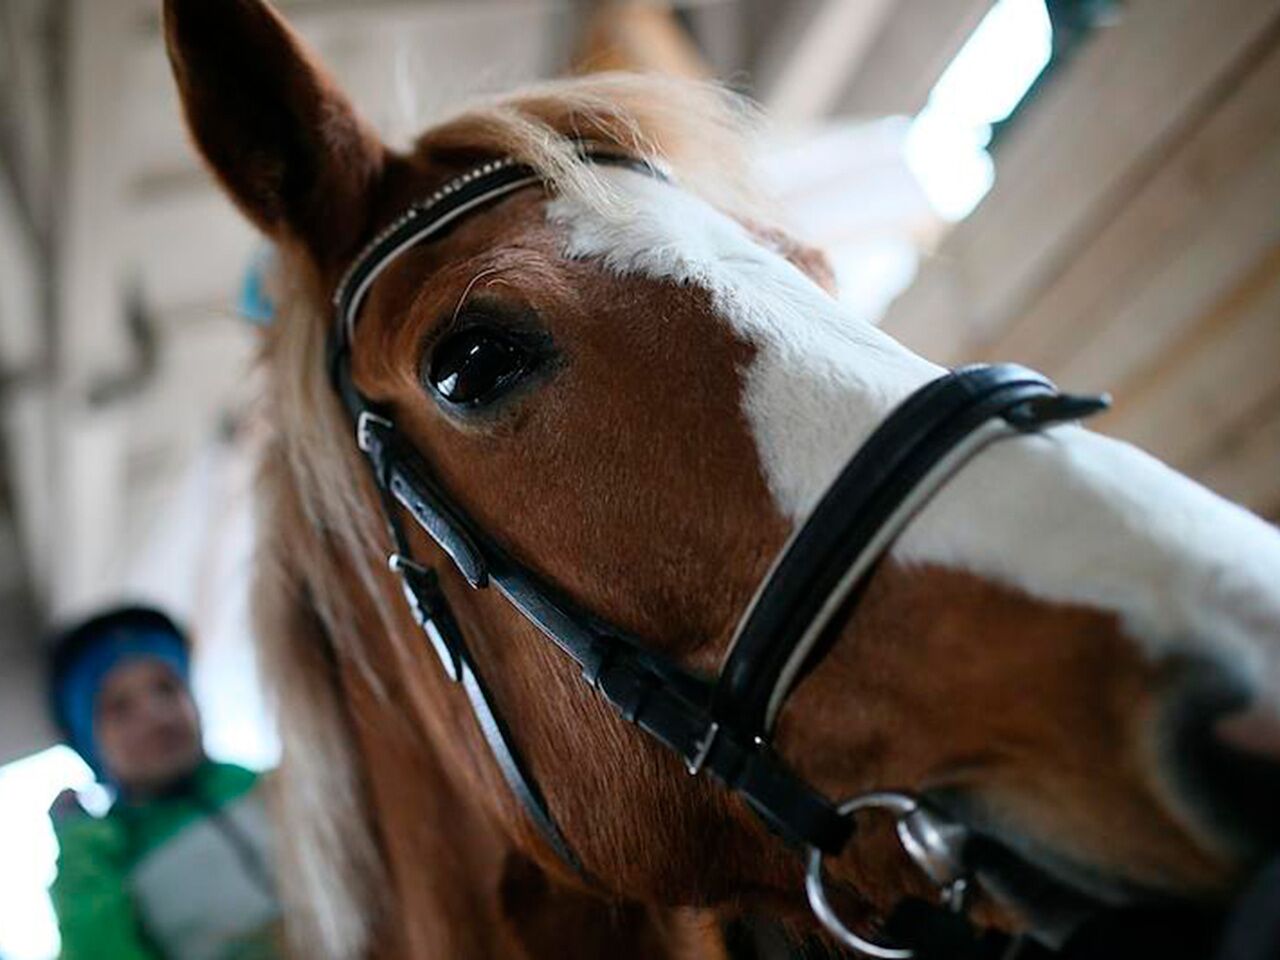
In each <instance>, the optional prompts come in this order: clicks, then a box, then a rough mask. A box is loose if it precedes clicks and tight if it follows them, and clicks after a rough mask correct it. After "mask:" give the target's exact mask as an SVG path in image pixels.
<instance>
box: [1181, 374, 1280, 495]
mask: <svg viewBox="0 0 1280 960" xmlns="http://www.w3.org/2000/svg"><path fill="white" fill-rule="evenodd" d="M1278 463H1280V395H1277V396H1275V397H1273V398H1272V402H1271V405H1270V407H1269V409H1267V410H1266V411H1265V412H1264V413H1263V415H1262V416H1260V417H1258V419H1257V420H1256V422H1254V423H1251V424H1248V425H1247V426H1245V427H1242V428H1241V429H1239V430H1237V431H1235V432H1234V433H1232V434H1230V435H1228V436H1227V437H1225V438H1223V439H1222V441H1221V443H1220V444H1219V445H1218V448H1217V449H1216V450H1215V451H1213V453H1212V455H1210V456H1209V457H1207V458H1206V462H1205V463H1204V464H1203V465H1201V466H1199V467H1198V468H1196V469H1195V470H1193V471H1192V475H1193V476H1195V478H1196V479H1197V480H1199V481H1200V482H1201V483H1203V484H1205V485H1206V486H1208V487H1210V488H1211V489H1213V490H1216V491H1217V492H1218V493H1220V494H1222V495H1223V496H1224V497H1227V498H1229V499H1231V500H1235V501H1236V502H1237V503H1241V504H1244V506H1246V507H1248V508H1249V509H1251V510H1253V511H1255V512H1257V513H1259V514H1261V515H1263V516H1265V517H1270V518H1280V470H1277V469H1276V464H1278Z"/></svg>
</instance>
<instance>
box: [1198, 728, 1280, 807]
mask: <svg viewBox="0 0 1280 960" xmlns="http://www.w3.org/2000/svg"><path fill="white" fill-rule="evenodd" d="M1213 732H1214V734H1215V735H1216V736H1217V738H1218V740H1219V741H1220V742H1221V743H1222V744H1223V746H1225V747H1226V748H1227V749H1228V750H1231V751H1234V752H1235V753H1239V754H1243V755H1246V756H1249V755H1251V756H1254V757H1257V758H1259V759H1262V760H1269V761H1271V762H1272V763H1280V711H1278V710H1277V709H1276V708H1275V707H1273V706H1272V705H1270V704H1255V705H1253V706H1250V707H1248V708H1246V709H1244V710H1239V711H1237V712H1235V713H1230V714H1227V715H1225V716H1223V717H1221V718H1219V719H1218V721H1217V723H1216V724H1215V725H1214V731H1213ZM1277 813H1278V814H1280V811H1277Z"/></svg>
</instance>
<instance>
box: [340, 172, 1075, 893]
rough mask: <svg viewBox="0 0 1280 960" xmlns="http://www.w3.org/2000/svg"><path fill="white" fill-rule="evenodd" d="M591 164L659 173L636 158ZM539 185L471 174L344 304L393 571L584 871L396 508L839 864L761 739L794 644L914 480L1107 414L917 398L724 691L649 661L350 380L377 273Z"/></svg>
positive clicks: (948, 384) (818, 806) (359, 409)
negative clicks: (990, 428) (450, 487)
mask: <svg viewBox="0 0 1280 960" xmlns="http://www.w3.org/2000/svg"><path fill="white" fill-rule="evenodd" d="M589 157H590V159H592V160H593V161H594V162H599V163H615V164H623V165H627V166H632V167H636V168H638V169H642V170H645V171H647V172H651V173H652V172H654V171H653V170H652V169H651V168H650V167H649V166H648V165H647V164H643V163H641V162H639V161H636V160H634V159H631V158H626V157H618V156H613V155H607V154H605V155H599V154H589ZM534 182H536V177H532V172H531V171H529V170H528V169H527V168H524V167H521V166H519V165H516V164H511V163H507V162H504V161H496V162H494V163H491V164H487V165H485V166H484V167H481V168H479V169H478V170H477V171H475V172H473V173H471V174H467V175H464V176H463V177H461V178H459V180H457V181H454V182H453V183H451V184H450V185H447V186H446V187H445V188H442V189H441V191H439V192H437V194H436V195H434V196H433V197H432V198H430V199H429V200H428V201H427V202H425V203H423V204H419V205H416V206H415V207H413V208H411V209H410V210H409V211H408V212H407V213H406V214H405V215H404V216H403V217H401V218H400V219H399V220H398V221H397V222H396V223H394V224H392V225H391V226H390V227H389V228H388V229H387V230H385V231H383V233H382V234H380V235H379V236H378V237H376V238H375V239H374V240H373V242H372V243H370V245H369V246H368V247H367V248H366V249H365V251H364V253H362V254H361V256H360V257H359V258H357V260H356V262H355V264H353V266H352V268H351V270H350V271H349V273H348V275H347V277H345V278H344V280H343V282H342V283H341V284H340V286H339V288H338V290H337V292H336V294H335V298H334V303H335V307H336V310H337V317H336V321H337V322H336V324H335V326H334V329H333V332H332V334H331V338H330V354H329V362H330V371H331V374H332V377H333V382H334V385H335V388H336V389H337V391H338V393H339V395H340V396H341V398H342V401H343V403H344V405H345V406H346V408H347V410H348V412H349V413H350V415H351V418H352V421H353V423H354V425H355V430H356V437H357V442H358V443H359V445H360V449H361V450H363V451H364V453H365V455H366V457H367V458H368V461H369V464H370V467H371V469H372V471H373V475H374V477H375V480H376V482H377V485H378V489H379V491H380V496H381V497H382V503H383V512H384V514H385V515H386V521H387V527H388V531H389V533H390V536H391V539H392V543H393V544H394V549H393V552H392V555H391V563H392V568H393V569H394V570H396V572H397V573H398V574H399V575H400V578H401V583H402V586H403V589H404V593H405V597H406V600H407V602H408V603H409V605H410V607H411V609H412V610H413V613H414V617H415V619H416V620H417V622H418V623H419V625H420V626H421V627H422V629H423V632H424V633H425V635H426V637H427V639H428V641H429V643H430V645H431V646H432V648H433V649H434V650H435V652H436V654H437V656H438V657H439V659H440V662H441V664H442V666H443V668H444V670H445V671H446V673H447V674H448V675H449V676H450V677H451V678H452V679H454V680H455V681H458V682H459V683H460V684H461V685H462V686H463V688H464V689H465V690H466V692H467V695H468V697H469V698H470V701H471V705H472V708H473V710H474V712H475V714H476V718H477V722H478V723H479V726H480V729H481V731H482V733H483V734H484V736H485V738H486V740H487V741H488V743H489V747H490V749H491V751H492V752H493V755H494V758H495V760H496V762H497V763H498V766H499V767H500V768H501V770H502V772H503V775H504V777H505V778H506V780H507V782H508V784H509V785H510V787H511V789H512V791H513V793H514V794H515V795H516V797H517V798H518V799H519V801H520V802H521V804H522V805H523V806H524V808H525V810H526V811H527V812H528V815H529V817H530V818H531V819H532V820H533V821H534V823H535V824H536V825H537V826H538V828H539V830H540V831H541V832H542V834H543V836H544V837H545V838H546V841H547V843H548V845H550V846H551V847H552V848H553V849H554V850H555V851H556V852H557V854H558V855H559V856H560V857H561V858H562V859H564V860H565V861H566V862H567V863H569V864H571V865H573V866H574V867H576V868H578V869H579V870H580V869H581V866H580V864H579V861H578V860H577V858H576V857H575V855H574V853H573V851H572V849H571V848H570V847H569V844H568V843H567V842H566V840H565V838H564V837H563V835H562V834H561V832H560V830H559V828H558V827H557V825H556V823H555V820H554V819H553V817H552V816H551V814H550V811H549V810H548V809H547V806H546V803H545V800H544V798H543V797H542V794H541V791H539V790H538V788H537V785H536V783H535V782H534V780H533V778H532V777H531V776H530V775H529V773H528V770H527V768H526V767H525V765H524V764H523V762H522V761H521V759H520V756H519V753H518V751H517V750H516V748H515V746H514V743H513V741H512V737H511V732H510V730H509V729H508V728H507V727H506V726H505V724H503V722H502V721H501V719H500V713H499V711H498V710H497V708H496V707H495V705H494V703H493V701H492V697H491V696H490V694H489V692H488V690H487V689H486V687H485V685H484V683H483V681H482V680H481V677H480V674H479V672H478V670H477V669H476V667H475V664H474V662H473V661H472V659H471V656H470V653H469V651H468V650H467V645H466V643H465V639H464V637H463V636H462V632H461V630H459V629H458V624H457V622H456V619H455V618H454V616H453V614H452V611H451V610H450V609H449V604H448V601H447V599H446V598H445V595H444V593H443V591H442V590H441V589H440V587H439V584H438V582H437V580H436V576H435V574H434V572H433V571H431V570H429V569H426V568H425V567H423V566H421V565H419V564H418V563H417V562H416V561H415V560H414V557H413V554H412V550H411V546H410V544H409V542H408V540H407V538H406V536H405V533H404V529H403V527H402V525H401V520H400V513H399V511H400V510H401V509H403V510H405V511H407V512H408V514H409V515H410V516H411V517H413V519H414V522H415V523H417V524H418V526H419V527H420V528H421V529H423V530H424V531H425V532H426V533H427V534H428V535H429V536H430V537H431V538H432V539H433V540H434V541H435V542H436V544H438V545H439V547H440V548H441V549H442V550H443V551H444V552H445V554H447V555H448V556H449V558H450V559H451V560H452V562H453V563H454V564H455V566H456V567H457V569H458V570H459V572H460V573H461V574H462V576H463V577H464V578H465V580H466V581H467V583H468V584H470V586H471V587H472V588H474V589H484V588H487V587H494V588H496V589H498V590H499V591H501V592H502V594H503V595H504V596H505V597H506V598H507V599H508V600H509V601H510V602H511V603H512V604H513V605H514V606H515V607H516V609H518V610H519V611H520V613H521V614H522V615H523V616H524V617H526V618H527V619H528V620H529V621H530V622H531V623H533V624H534V625H536V626H537V627H538V629H539V630H541V631H542V633H543V634H545V635H546V636H547V637H548V638H550V639H551V640H552V641H553V642H554V643H555V644H556V645H557V646H558V647H559V648H560V649H561V650H562V651H563V652H564V653H565V654H566V655H567V656H569V657H570V658H571V659H572V660H573V661H574V662H575V663H577V664H578V666H579V667H580V668H581V669H582V672H583V676H584V677H585V678H586V679H587V681H588V682H589V683H590V684H591V685H592V686H593V687H594V688H595V689H596V690H597V691H599V692H600V694H601V695H602V696H604V697H605V699H606V700H607V701H608V702H609V703H610V704H611V705H612V706H613V707H614V708H615V709H616V710H617V711H618V713H619V714H620V715H621V716H622V717H623V718H624V719H625V720H627V721H628V722H629V723H633V724H635V725H636V726H638V727H640V728H641V729H642V730H644V731H646V732H647V733H649V734H650V735H651V736H653V737H654V738H656V739H657V740H659V741H660V742H662V743H663V744H665V745H666V746H667V747H668V748H670V749H671V750H673V751H675V752H676V753H677V754H679V755H680V756H681V757H682V758H683V759H684V762H685V764H686V766H687V768H688V769H689V771H690V773H699V772H702V771H706V772H707V773H709V774H711V775H712V776H713V777H714V778H715V779H717V780H719V781H720V782H722V783H724V784H725V785H726V786H728V787H729V788H730V789H732V790H734V791H736V792H737V793H739V794H740V795H741V796H742V797H743V798H744V799H745V800H746V802H747V803H748V804H749V805H750V806H751V807H752V809H754V810H755V812H756V813H757V814H758V815H759V816H760V817H761V818H762V819H763V821H764V822H765V823H766V824H767V825H768V826H770V827H771V828H772V829H773V830H774V831H776V832H777V833H778V834H779V835H780V836H782V837H784V838H785V839H786V840H788V841H790V842H792V843H794V844H797V845H801V846H810V847H816V848H817V849H819V850H821V851H823V852H824V853H828V854H834V853H837V852H838V851H839V850H840V849H841V848H842V847H843V846H844V845H845V843H846V842H847V840H848V838H849V836H850V834H851V833H852V832H853V826H852V823H851V822H850V821H849V820H848V819H847V818H845V817H843V816H841V815H840V814H839V813H838V811H837V808H836V806H835V805H834V804H832V803H831V802H830V801H829V800H827V799H826V798H825V797H823V796H822V795H821V794H819V793H818V792H816V791H815V790H814V789H813V788H812V787H810V786H809V784H808V783H806V782H805V781H803V780H801V779H800V778H799V777H797V776H796V775H795V774H794V773H793V772H792V771H791V770H790V768H789V767H788V766H787V765H786V764H785V763H783V762H782V761H781V760H780V759H779V758H778V757H777V756H776V755H775V754H774V753H773V752H772V750H771V749H770V748H769V746H768V744H767V742H766V735H767V733H768V723H767V719H766V718H767V713H768V701H769V698H770V696H771V695H774V694H777V693H778V691H779V690H781V694H782V695H783V696H785V693H786V689H785V687H780V686H779V678H780V677H782V676H784V675H785V673H786V666H787V663H788V661H789V660H790V659H794V658H795V656H797V649H798V646H797V645H798V643H799V639H798V638H800V637H801V636H802V635H803V633H804V629H805V627H806V626H808V625H810V624H812V623H814V622H816V618H817V617H818V615H819V611H820V608H821V607H822V605H823V603H824V601H826V600H828V599H829V598H830V597H831V596H832V594H833V591H835V590H837V589H842V588H844V587H847V586H848V585H847V584H845V583H844V582H843V581H844V580H846V579H847V570H848V568H849V564H850V562H853V561H855V560H857V559H858V558H860V557H865V556H866V555H867V554H868V551H869V550H872V546H874V545H875V544H876V543H877V541H875V540H874V539H873V538H874V535H875V534H876V532H877V531H881V530H882V529H884V527H885V524H886V523H887V522H889V520H891V519H892V518H893V517H894V516H895V513H894V511H895V510H896V509H898V508H899V507H900V506H901V505H902V504H904V503H908V502H909V498H910V496H911V495H912V493H913V492H918V490H917V488H918V486H919V485H920V483H921V478H923V477H925V476H927V474H928V472H929V471H930V470H931V469H933V468H934V467H936V466H937V464H938V463H939V462H940V460H942V459H944V458H945V457H946V456H947V455H948V454H949V453H951V452H952V451H953V450H955V449H957V448H958V447H959V446H960V445H961V444H962V443H963V442H964V440H965V438H966V437H969V436H970V435H971V434H972V433H973V432H974V430H975V429H976V428H977V427H978V426H979V425H981V424H984V423H987V422H989V421H990V420H991V419H992V418H994V417H1003V418H1004V420H1005V421H1006V422H1007V423H1009V424H1010V425H1012V427H1013V428H1015V429H1020V430H1031V429H1037V428H1038V427H1040V426H1042V425H1044V424H1046V423H1050V422H1057V421H1058V420H1061V419H1064V418H1075V417H1077V416H1080V415H1082V414H1083V413H1087V412H1089V411H1090V410H1092V409H1095V408H1096V403H1093V404H1092V405H1091V402H1090V401H1088V400H1084V399H1079V398H1069V397H1063V396H1061V395H1059V394H1057V393H1056V391H1054V389H1053V387H1052V385H1051V384H1049V383H1048V381H1046V380H1045V379H1044V378H1042V377H1040V376H1039V375H1038V374H1034V373H1032V372H1031V371H1027V370H1024V369H1022V368H1015V367H992V368H972V369H968V370H964V371H959V372H957V373H954V374H950V375H948V376H946V377H943V378H941V379H940V380H938V381H936V382H934V383H932V384H929V385H928V386H926V387H925V388H924V389H922V390H921V391H920V392H918V393H917V394H916V395H914V396H913V397H911V398H910V399H909V400H908V401H907V402H906V403H905V404H904V405H903V406H902V408H900V410H899V411H897V412H896V413H895V414H894V415H893V416H891V417H890V418H889V420H888V421H886V423H885V424H884V425H883V426H882V427H881V428H880V429H879V430H877V431H876V434H875V435H874V436H873V437H872V439H871V440H870V441H869V442H868V444H867V445H866V446H865V447H864V448H863V449H862V450H860V451H859V452H858V454H857V455H856V456H855V457H854V459H853V461H851V463H850V464H849V466H848V467H846V469H845V470H844V471H843V472H842V474H841V476H840V478H839V479H838V480H837V482H836V484H835V485H834V486H833V487H832V489H831V490H830V491H829V492H828V493H827V495H826V496H825V497H824V498H823V500H822V502H821V503H820V504H819V506H818V508H817V509H816V510H815V512H814V514H813V516H811V517H810V519H809V520H808V521H807V522H806V524H805V525H804V527H803V528H802V529H801V530H800V531H799V533H798V534H797V535H796V537H795V538H794V539H793V540H792V542H791V543H790V545H789V546H788V548H787V550H786V552H785V554H784V556H783V557H782V558H781V559H780V561H779V563H778V564H777V566H776V567H775V569H774V571H773V572H772V573H771V574H770V576H769V578H768V580H767V581H766V583H765V585H764V587H763V589H762V591H761V594H760V597H759V598H758V599H757V601H756V602H755V603H754V604H753V607H752V609H751V611H750V613H749V615H748V616H747V617H746V618H745V621H744V623H743V625H742V627H741V629H740V630H739V633H738V636H737V642H736V643H735V645H734V647H733V649H732V651H731V653H730V656H729V658H728V661H727V662H726V665H725V669H724V671H723V673H722V674H721V676H720V678H719V681H718V684H716V685H714V687H713V684H712V682H711V681H709V680H707V679H705V678H702V677H697V676H694V675H692V674H690V673H689V672H687V671H685V670H683V669H682V668H681V667H680V666H679V665H678V664H676V663H674V662H673V661H670V660H668V659H667V658H664V657H661V656H658V655H655V654H652V653H649V652H648V651H647V650H645V648H644V646H643V645H642V644H641V643H640V642H638V641H637V640H636V639H635V638H633V637H628V636H627V635H626V634H625V633H624V632H622V631H619V630H617V629H615V628H613V627H611V626H610V625H608V624H607V623H605V622H603V621H601V620H600V619H598V618H596V617H594V616H592V615H591V614H590V613H588V612H586V611H583V610H581V609H579V608H577V607H576V606H575V605H574V604H573V603H572V602H571V601H569V600H568V599H567V598H565V597H563V596H561V595H560V594H558V592H557V591H555V590H554V589H552V588H551V587H550V586H549V585H548V584H546V583H545V582H543V581H542V580H541V579H540V578H539V577H538V576H537V575H536V574H535V573H533V572H532V571H531V570H529V569H528V568H526V567H524V566H523V565H522V564H520V563H518V562H516V561H514V560H513V559H512V558H511V557H510V556H509V554H508V553H507V552H506V551H505V550H504V549H503V548H502V547H501V546H500V545H499V544H497V543H496V542H494V541H493V540H492V538H490V537H489V536H487V535H486V534H485V532H484V531H483V530H481V529H480V528H479V527H477V526H476V525H475V524H474V523H472V522H471V521H470V520H469V518H468V517H467V516H466V514H465V513H464V512H463V511H462V510H461V509H460V508H459V507H458V506H457V504H456V502H455V501H454V500H453V499H452V498H451V497H449V496H448V494H447V492H446V491H444V490H443V489H442V488H441V487H440V485H439V483H438V482H437V481H436V479H435V477H434V476H433V475H432V472H431V470H430V469H429V468H428V466H427V464H426V463H425V462H424V461H423V459H422V457H421V456H420V455H419V454H418V452H417V450H415V449H414V447H413V445H412V444H410V443H408V442H407V441H406V440H404V439H403V438H402V437H401V435H400V434H399V433H398V431H397V430H396V427H395V424H394V422H393V419H392V417H391V416H390V415H389V413H388V411H385V410H382V409H379V408H378V407H377V406H376V405H374V404H373V403H371V402H370V401H369V400H368V398H366V397H365V396H363V395H362V394H361V393H360V391H359V390H357V389H356V387H355V385H354V383H353V381H352V379H351V370H350V350H351V340H352V332H353V330H354V325H355V321H356V318H357V316H358V312H359V309H360V304H361V302H362V300H363V297H364V296H365V294H366V293H367V291H368V289H369V285H370V284H371V283H372V281H373V280H374V279H375V278H376V277H377V276H378V275H379V273H380V272H381V271H382V270H383V269H385V268H386V266H387V265H388V264H389V263H390V262H391V261H392V260H394V259H395V257H396V256H398V254H399V253H400V252H401V251H403V250H406V249H408V248H409V247H410V246H412V245H413V244H416V243H420V242H423V241H425V240H428V239H431V238H433V237H435V236H438V235H439V234H440V233H441V232H442V231H443V230H445V229H447V228H448V227H449V226H450V225H451V224H452V223H454V222H456V221H457V220H458V219H459V218H460V217H462V216H464V215H466V214H467V213H469V212H471V211H473V210H477V209H479V208H480V207H482V206H483V205H485V204H487V203H490V202H492V201H494V200H496V199H497V198H499V197H502V196H506V195H507V194H508V193H510V192H512V191H513V190H516V189H520V188H521V187H523V186H524V185H526V184H532V183H534ZM886 547H887V544H886V545H883V546H881V547H879V548H878V549H884V548H886ZM872 552H874V551H872ZM801 652H803V651H801ZM713 694H714V696H713Z"/></svg>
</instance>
